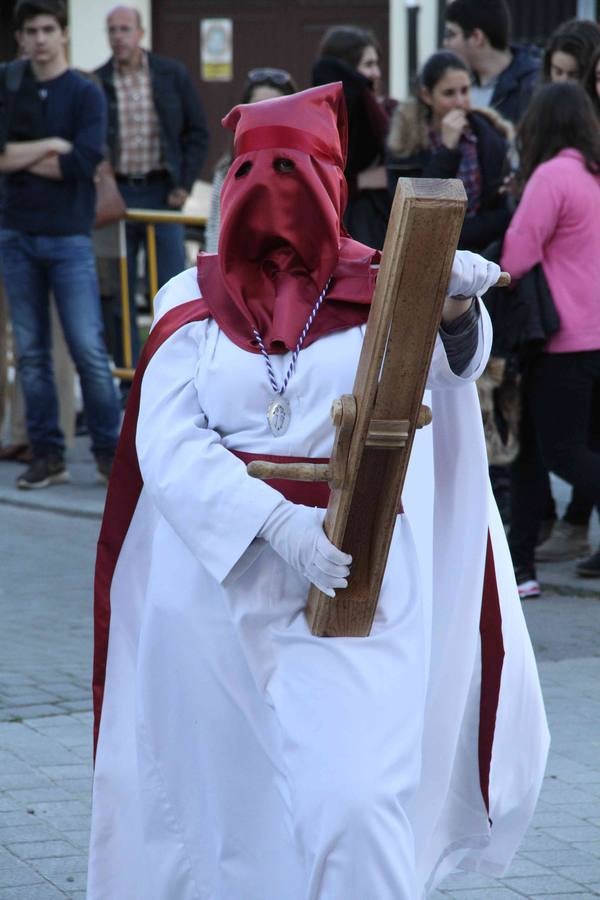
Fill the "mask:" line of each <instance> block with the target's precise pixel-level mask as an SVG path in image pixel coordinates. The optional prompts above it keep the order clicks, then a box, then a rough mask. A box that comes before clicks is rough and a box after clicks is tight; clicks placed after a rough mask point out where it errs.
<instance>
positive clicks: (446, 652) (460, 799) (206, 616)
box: [87, 270, 548, 900]
mask: <svg viewBox="0 0 600 900" xmlns="http://www.w3.org/2000/svg"><path fill="white" fill-rule="evenodd" d="M196 296H198V288H197V283H196V278H195V270H188V271H187V272H184V273H182V274H181V275H179V276H177V277H176V278H174V279H173V280H172V281H171V282H169V283H168V284H167V285H166V286H165V288H163V289H162V291H161V292H160V293H159V295H158V297H157V301H156V311H157V318H160V317H161V316H163V315H164V314H165V313H166V312H167V311H168V310H169V309H171V308H173V307H175V306H177V305H178V304H181V303H183V302H185V301H189V300H190V299H192V298H194V297H196ZM481 323H482V324H481V339H480V346H479V349H478V353H477V356H476V358H475V360H474V362H473V364H472V365H471V367H470V370H469V371H468V372H467V373H466V375H465V376H464V377H459V376H456V375H454V374H453V373H452V372H451V370H450V368H449V366H448V362H447V359H446V355H445V352H444V349H443V345H442V343H441V341H439V340H438V342H437V344H436V348H435V353H434V360H433V363H432V367H431V373H430V379H429V383H428V388H429V389H430V390H431V394H430V396H426V397H425V402H430V404H431V406H432V410H433V424H432V426H431V427H429V428H426V429H423V431H422V432H420V433H419V434H418V435H417V439H416V441H415V445H414V448H413V452H412V457H411V463H410V467H409V473H408V477H407V482H406V486H405V490H404V494H403V502H404V509H405V512H406V515H404V516H400V517H399V519H398V524H397V528H396V532H395V535H394V541H393V544H392V549H391V552H390V563H389V565H388V569H389V570H390V572H391V574H390V573H389V572H386V579H385V580H384V585H383V587H382V600H381V601H380V605H381V607H382V612H381V616H380V622H379V624H378V622H377V620H376V623H375V629H374V631H375V635H376V637H377V635H379V634H382V635H383V639H385V635H386V628H387V627H388V626H389V622H386V620H385V617H386V615H387V609H388V604H389V603H393V602H395V601H394V597H395V596H396V595H397V596H402V598H403V599H402V603H405V607H404V608H403V617H404V618H403V621H402V632H401V636H402V641H401V643H400V644H399V645H398V646H399V647H400V648H401V652H402V653H403V654H404V655H405V657H406V659H405V660H403V665H404V669H403V671H404V672H405V673H407V678H410V682H407V683H406V684H403V686H402V688H401V691H400V694H401V696H400V697H399V699H398V704H399V706H400V707H401V710H402V716H404V717H405V718H406V721H407V729H406V731H407V734H406V735H405V736H404V737H402V736H400V737H399V738H398V740H399V741H402V740H404V741H405V743H406V746H405V747H403V748H401V749H402V752H403V753H405V754H406V758H407V759H410V765H411V766H414V767H415V768H416V771H417V775H416V780H415V788H414V791H413V792H412V795H411V801H410V808H409V809H408V817H409V820H410V829H411V831H412V834H413V835H414V853H415V854H416V871H417V883H416V886H415V887H414V888H413V890H414V896H415V898H417V897H424V896H426V895H427V894H428V893H429V892H430V891H431V890H432V889H433V888H434V887H435V886H436V885H437V884H438V883H439V882H440V880H441V879H442V878H443V877H444V876H445V875H446V874H448V873H449V872H451V871H454V870H456V869H458V868H465V869H479V870H480V871H485V872H489V873H492V874H498V873H501V872H502V871H504V869H505V868H506V866H507V865H508V864H509V862H510V860H511V858H512V856H513V854H514V852H515V850H516V848H517V846H518V844H519V842H520V840H521V838H522V836H523V834H524V832H525V830H526V828H527V825H528V823H529V821H530V818H531V815H532V813H533V809H534V806H535V802H536V800H537V796H538V793H539V790H540V786H541V782H542V777H543V771H544V766H545V760H546V755H547V749H548V732H547V727H546V720H545V715H544V709H543V703H542V698H541V693H540V688H539V682H538V678H537V672H536V667H535V661H534V657H533V652H532V649H531V644H530V641H529V637H528V634H527V630H526V627H525V622H524V619H523V615H522V611H521V608H520V602H519V598H518V595H517V592H516V585H515V581H514V576H513V573H512V566H511V561H510V557H509V553H508V548H507V545H506V540H505V536H504V531H503V528H502V524H501V522H500V520H499V517H498V513H497V510H496V507H495V503H494V501H493V498H492V495H491V491H490V488H489V481H488V476H487V461H486V456H485V446H484V439H483V430H482V424H481V415H480V411H479V405H478V401H477V396H476V391H475V386H474V383H473V381H474V379H475V378H476V377H477V376H478V375H479V374H480V372H481V371H482V369H483V367H484V365H485V361H486V359H487V355H488V353H489V345H490V326H489V322H488V320H487V316H486V313H485V310H484V309H483V308H482V311H481ZM363 333H364V329H360V328H352V329H348V330H347V331H345V332H339V333H336V334H332V335H329V336H327V337H325V338H322V339H320V340H319V341H316V342H315V343H314V344H312V345H311V346H309V347H308V348H306V349H305V350H303V351H302V354H301V356H300V359H299V362H298V367H297V371H296V373H295V374H294V376H293V378H292V379H291V381H290V385H289V390H288V392H287V394H288V395H289V399H290V402H291V405H292V425H291V426H290V429H289V431H288V432H287V434H286V435H284V436H282V437H278V438H274V437H272V436H271V435H270V433H269V432H268V429H267V428H266V418H265V408H266V405H267V401H268V399H269V391H270V388H269V384H268V379H267V376H266V371H265V368H264V361H263V360H262V358H261V357H260V356H257V355H254V354H249V353H246V352H244V351H242V350H240V349H239V348H237V347H235V346H234V345H233V344H232V343H231V342H230V341H229V340H228V339H227V338H226V337H225V335H224V334H223V333H222V332H221V331H220V330H219V328H218V326H217V325H216V323H215V322H214V321H213V320H207V321H202V322H194V323H192V324H189V325H186V326H185V327H183V328H180V329H179V330H178V331H176V332H175V333H174V334H173V335H172V336H171V337H170V338H169V339H168V340H167V341H166V342H165V343H164V344H163V345H162V346H161V347H160V349H159V350H157V351H156V353H155V355H154V357H153V358H152V359H151V361H150V363H149V365H148V368H147V370H146V373H145V375H144V380H143V383H142V399H141V405H140V417H139V424H138V431H137V439H136V443H137V451H138V457H139V460H140V468H141V470H142V474H143V477H144V488H143V490H142V493H141V496H140V499H139V502H138V504H137V507H136V509H135V513H134V516H133V519H132V521H131V525H130V527H129V530H128V532H127V536H126V538H125V541H124V544H123V546H122V549H121V554H120V556H119V560H118V563H117V568H116V570H115V574H114V578H113V582H112V589H111V609H112V612H111V622H110V637H109V647H108V659H107V674H106V690H105V697H104V705H103V711H102V719H101V726H100V735H99V743H98V751H97V758H96V769H95V777H94V794H93V820H92V836H91V846H90V862H89V875H88V894H87V896H88V900H305V898H306V897H307V896H308V894H307V888H306V883H305V881H304V875H303V870H302V861H301V860H300V859H299V857H298V853H297V849H296V846H295V844H294V841H293V839H292V835H291V826H290V822H289V797H286V796H284V795H283V794H284V793H285V788H283V789H282V787H281V785H282V781H285V779H284V778H282V769H283V767H284V766H283V761H282V760H283V756H282V745H281V740H282V739H281V734H280V733H279V731H278V727H279V726H278V722H277V720H276V717H275V716H274V714H273V708H274V707H275V706H277V703H278V696H277V692H278V691H279V692H280V693H281V692H282V691H284V690H286V689H287V690H290V685H289V681H290V678H291V675H290V671H291V670H289V669H288V670H287V680H286V678H285V677H284V676H282V674H281V672H282V671H283V670H282V669H281V665H280V655H281V653H282V652H283V651H281V647H282V646H283V645H284V644H285V642H286V640H288V638H289V634H290V633H291V632H293V631H295V632H296V638H298V629H302V628H303V627H305V625H304V624H303V620H302V617H301V616H300V617H299V616H298V615H297V613H296V612H294V611H286V610H285V609H284V608H282V609H281V610H280V609H279V607H278V606H277V604H278V603H279V601H280V598H281V596H282V592H283V593H285V591H283V588H282V585H284V584H285V590H286V591H287V590H288V589H289V593H290V595H291V594H293V593H294V591H296V590H300V591H302V590H303V589H304V588H303V586H302V584H300V587H299V588H297V585H296V582H293V584H292V576H291V575H289V572H287V571H286V570H287V567H286V566H285V564H284V563H283V562H282V561H281V560H279V558H274V557H275V556H276V555H275V554H274V553H273V552H272V551H271V550H270V548H269V547H267V546H266V545H264V543H263V542H260V541H257V540H255V537H256V535H257V533H258V531H259V530H260V528H261V526H262V524H263V522H264V521H265V519H266V518H267V516H268V515H269V513H270V511H271V510H272V509H273V508H274V507H275V505H277V503H278V502H279V500H280V499H281V498H280V495H279V494H277V493H276V492H274V491H273V490H272V489H271V488H270V487H269V486H268V485H265V484H262V483H261V482H257V481H255V480H254V479H250V478H248V477H247V475H246V473H245V467H244V466H243V464H242V463H241V462H240V461H239V460H238V459H237V458H235V457H234V456H233V455H232V454H231V453H230V452H229V450H231V449H233V450H244V451H247V452H250V453H265V454H277V455H283V456H302V457H324V456H328V455H329V452H330V449H331V443H332V438H333V430H332V428H331V426H330V424H329V408H330V405H331V401H332V399H333V398H334V397H337V396H339V395H341V394H343V393H349V392H350V391H351V388H352V383H353V380H354V372H355V369H356V363H357V360H358V355H359V353H360V347H361V343H362V335H363ZM273 362H274V366H275V368H276V374H277V375H278V377H279V378H280V379H281V377H282V374H283V373H284V372H285V370H286V368H287V365H288V363H289V355H287V356H285V357H275V358H274V359H273ZM434 488H435V491H434ZM409 523H410V524H409ZM488 533H489V535H490V538H491V546H492V548H493V558H494V561H495V573H496V582H497V588H498V596H499V602H500V610H501V631H502V635H501V637H502V644H503V654H504V656H503V661H502V669H501V681H500V691H499V697H498V706H497V711H496V717H495V728H494V731H493V745H492V754H491V766H490V771H489V810H488V809H486V805H485V802H484V798H483V796H482V788H481V785H480V778H479V762H478V752H479V751H478V747H479V719H480V684H481V671H482V663H481V639H480V628H479V626H480V616H481V607H482V585H483V579H484V567H485V560H486V547H487V540H488ZM415 548H416V549H415ZM398 573H401V574H400V576H399V575H398ZM388 575H389V577H388ZM298 578H299V576H298ZM286 579H288V582H289V583H288V582H286ZM415 598H416V600H415ZM263 603H264V604H265V607H264V610H263V607H261V606H260V605H259V604H263ZM273 616H276V617H277V616H279V620H278V621H277V622H276V626H275V628H274V629H273V627H272V622H271V620H272V619H273ZM269 617H270V618H269ZM261 623H264V627H263V624H261ZM378 628H379V629H380V631H379V632H378V630H377V629H378ZM269 629H270V630H269ZM392 630H393V629H392ZM301 637H302V639H303V640H304V644H305V646H308V640H307V638H306V637H305V636H304V635H301ZM315 640H318V639H315ZM339 640H340V641H341V642H343V641H344V640H345V639H339ZM354 640H356V639H354ZM360 640H362V639H360ZM321 646H324V645H323V644H321ZM327 646H328V647H331V648H332V649H331V654H332V656H333V655H334V654H337V656H338V657H342V656H343V655H344V654H346V655H347V656H348V657H349V656H350V654H352V653H355V652H356V649H355V648H356V646H357V645H356V643H355V644H353V645H352V647H350V648H349V645H346V644H343V643H340V644H338V645H336V644H335V643H334V642H328V644H327ZM364 646H365V647H367V646H368V645H367V644H365V645H364ZM353 648H354V649H353ZM309 652H311V651H310V648H309V650H307V653H309ZM278 654H279V655H278ZM375 662H377V661H375ZM303 664H304V663H303ZM377 664H379V663H377ZM365 665H366V666H367V667H368V666H369V657H368V655H365ZM298 671H300V673H302V669H299V670H296V671H295V673H294V677H297V675H298ZM308 677H309V676H308V673H307V678H308ZM381 677H382V680H385V675H384V674H383V672H382V675H381ZM292 680H293V679H292ZM306 689H307V690H308V681H307V687H306ZM298 702H299V703H301V702H302V698H300V699H299V700H298ZM423 710H424V713H423ZM410 723H413V724H414V727H415V728H419V729H420V732H419V734H420V736H421V741H419V740H416V739H415V736H414V734H415V732H414V731H412V732H411V728H410V727H409V724H410ZM290 729H293V724H292V725H290ZM409 767H410V766H409ZM419 768H420V778H419V777H418V769H419ZM323 789H326V785H324V787H323ZM405 851H406V847H404V848H401V847H399V848H398V853H399V855H401V854H402V853H404V852H405ZM311 896H312V895H311ZM315 896H317V895H316V894H315ZM323 900H325V895H323ZM327 900H330V898H329V895H327ZM331 900H340V898H339V897H335V898H333V897H331ZM360 900H366V898H365V897H361V898H360ZM369 900H371V898H369ZM373 900H375V898H373ZM377 900H380V898H379V897H377Z"/></svg>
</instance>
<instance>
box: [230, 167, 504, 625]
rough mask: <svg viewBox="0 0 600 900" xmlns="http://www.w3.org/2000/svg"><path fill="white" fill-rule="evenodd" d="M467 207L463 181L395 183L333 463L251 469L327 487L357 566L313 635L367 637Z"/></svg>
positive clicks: (424, 414) (333, 534)
mask: <svg viewBox="0 0 600 900" xmlns="http://www.w3.org/2000/svg"><path fill="white" fill-rule="evenodd" d="M465 208H466V195H465V190H464V187H463V185H462V182H461V181H458V180H454V179H453V180H447V181H442V180H439V179H431V180H429V179H414V180H413V179H407V178H400V179H399V180H398V187H397V189H396V195H395V198H394V203H393V206H392V211H391V215H390V221H389V225H388V230H387V234H386V239H385V244H384V247H383V254H382V259H381V268H380V271H379V275H378V277H377V285H376V288H375V292H374V295H373V301H372V304H371V311H370V313H369V319H368V322H367V327H366V332H365V338H364V342H363V347H362V351H361V355H360V359H359V363H358V369H357V372H356V378H355V381H354V388H353V392H352V394H348V395H345V396H343V397H340V398H339V399H338V400H336V401H334V404H333V408H332V420H333V424H334V426H335V428H336V436H335V441H334V446H333V452H332V455H331V460H330V463H329V465H327V466H319V465H316V464H315V465H312V464H307V463H304V464H296V465H295V464H287V465H286V464H277V463H267V462H253V463H250V464H249V465H248V471H249V473H250V474H251V475H254V476H255V477H258V478H265V479H267V478H293V479H296V480H304V481H328V482H329V483H330V487H331V495H330V499H329V505H328V507H327V512H326V514H325V521H324V528H325V532H326V534H327V536H328V537H329V539H330V540H331V541H332V542H333V543H334V544H335V545H336V546H337V547H341V548H342V549H343V550H344V551H345V552H346V553H350V554H352V560H353V561H352V566H351V572H350V579H349V583H348V587H347V588H346V589H345V590H338V592H337V594H336V596H335V598H330V597H328V596H326V595H325V594H323V593H322V592H320V591H319V590H318V589H317V588H316V587H314V586H313V587H311V589H310V592H309V595H308V603H307V609H306V615H307V618H308V622H309V625H310V627H311V630H312V633H313V634H316V635H321V636H323V637H341V636H352V637H359V636H364V635H368V634H369V632H370V629H371V625H372V623H373V617H374V615H375V610H376V607H377V601H378V598H379V591H380V589H381V582H382V580H383V575H384V572H385V566H386V562H387V557H388V552H389V547H390V542H391V539H392V533H393V530H394V524H395V521H396V516H397V514H398V509H399V504H400V498H401V494H402V487H403V484H404V479H405V476H406V470H407V467H408V461H409V457H410V451H411V447H412V443H413V438H414V434H415V429H416V428H418V427H421V426H423V425H425V424H428V422H430V421H431V414H430V411H429V410H428V408H427V407H424V406H422V405H421V401H422V398H423V392H424V390H425V383H426V380H427V373H428V371H429V366H430V363H431V357H432V354H433V347H434V344H435V339H436V335H437V332H438V328H439V326H440V321H441V316H442V307H443V305H444V300H445V297H446V290H447V287H448V282H449V280H450V270H451V268H452V261H453V258H454V252H455V250H456V245H457V243H458V238H459V235H460V230H461V226H462V222H463V218H464V211H465ZM505 281H506V279H505Z"/></svg>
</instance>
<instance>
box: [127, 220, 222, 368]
mask: <svg viewBox="0 0 600 900" xmlns="http://www.w3.org/2000/svg"><path fill="white" fill-rule="evenodd" d="M127 222H145V223H146V257H147V266H148V290H149V293H150V304H151V305H152V303H153V301H154V297H155V295H156V292H157V291H158V266H157V260H156V227H155V226H156V225H163V224H177V225H198V226H201V225H206V216H192V215H187V213H181V212H176V211H175V210H174V211H173V212H170V211H168V210H157V209H128V210H127V213H126V216H125V218H124V219H122V220H121V221H120V222H119V226H118V227H119V283H120V287H121V321H122V331H123V362H124V365H123V366H122V367H115V368H113V370H112V371H113V374H114V375H115V376H116V377H117V378H122V379H124V380H131V379H132V378H133V373H134V372H135V369H134V368H133V354H132V351H131V329H132V328H137V324H136V322H135V321H133V322H132V321H131V316H130V308H129V273H128V266H127V235H126V224H127ZM134 318H135V317H134Z"/></svg>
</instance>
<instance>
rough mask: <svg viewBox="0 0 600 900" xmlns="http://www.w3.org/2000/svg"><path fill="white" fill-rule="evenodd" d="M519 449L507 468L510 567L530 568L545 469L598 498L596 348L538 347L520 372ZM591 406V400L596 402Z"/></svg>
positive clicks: (599, 375)
mask: <svg viewBox="0 0 600 900" xmlns="http://www.w3.org/2000/svg"><path fill="white" fill-rule="evenodd" d="M521 385H522V392H523V396H522V402H523V412H522V421H521V451H520V453H519V456H518V458H517V459H516V460H515V462H514V463H513V465H512V469H511V506H512V514H511V527H510V538H509V542H510V549H511V553H512V557H513V562H514V564H515V567H516V568H533V561H534V553H535V545H536V542H537V535H538V530H539V527H540V523H541V521H542V519H543V517H544V513H545V510H546V507H547V498H548V482H547V474H546V472H547V470H549V471H551V472H554V473H555V474H556V475H558V476H559V477H560V478H562V479H564V481H567V482H568V483H569V484H571V485H573V487H575V488H576V489H577V490H578V491H580V492H581V494H582V495H583V496H584V497H585V498H587V500H588V501H589V503H591V504H595V505H599V504H600V422H599V421H598V416H597V415H593V408H594V406H593V396H594V390H598V388H599V387H600V350H586V351H581V352H578V353H540V354H538V355H537V356H534V357H532V358H531V359H530V360H529V362H528V365H527V367H526V370H525V372H524V373H523V378H522V382H521ZM596 408H597V405H596Z"/></svg>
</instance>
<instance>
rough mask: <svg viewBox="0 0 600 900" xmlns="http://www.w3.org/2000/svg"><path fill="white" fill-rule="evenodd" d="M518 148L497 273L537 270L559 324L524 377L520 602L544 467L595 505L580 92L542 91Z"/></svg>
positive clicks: (595, 215) (599, 136)
mask: <svg viewBox="0 0 600 900" xmlns="http://www.w3.org/2000/svg"><path fill="white" fill-rule="evenodd" d="M519 149H520V153H521V162H522V169H523V174H524V176H525V178H526V179H527V183H526V186H525V190H524V192H523V196H522V198H521V202H520V204H519V206H518V208H517V211H516V213H515V215H514V218H513V220H512V223H511V225H510V227H509V229H508V231H507V233H506V237H505V240H504V248H503V253H502V266H503V268H505V269H507V271H509V272H510V273H511V275H512V276H513V277H514V278H515V279H518V278H521V277H522V276H523V275H524V274H525V273H526V272H528V271H529V270H530V269H532V268H533V267H534V266H535V265H537V264H538V263H541V265H542V269H543V272H544V275H545V277H546V279H547V281H548V285H549V287H550V291H551V293H552V296H553V298H554V303H555V305H556V309H557V312H558V314H559V318H560V328H559V330H558V331H557V332H556V334H554V335H553V336H552V337H551V338H550V340H549V341H548V342H547V343H546V345H545V346H544V348H543V352H540V353H538V354H536V355H534V356H532V357H531V358H530V360H529V364H528V367H527V370H526V372H525V373H524V375H523V397H524V402H525V408H524V415H523V419H522V425H523V428H522V435H521V452H520V454H519V456H518V458H517V460H516V462H515V463H514V465H513V495H512V499H513V509H512V522H511V532H510V544H511V550H512V554H513V560H514V563H515V570H516V575H517V581H518V582H519V586H520V593H521V596H523V597H526V596H536V595H538V594H539V593H540V588H539V584H538V583H537V579H536V574H535V566H534V561H533V558H534V548H535V543H536V539H537V535H538V531H539V525H540V521H541V517H542V515H543V504H544V499H545V496H546V469H549V470H550V471H552V472H555V473H556V474H557V475H559V476H560V477H561V478H563V479H564V480H565V481H567V482H569V483H570V484H571V485H574V486H576V487H578V488H580V489H581V491H582V492H583V493H584V494H585V496H587V497H589V499H590V500H591V501H592V502H593V503H595V504H597V503H598V502H600V452H599V451H600V444H596V443H595V440H594V446H590V429H591V412H592V395H593V391H594V388H595V387H597V385H598V384H599V383H600V317H599V316H598V299H599V292H600V288H599V285H600V129H598V123H597V121H596V117H595V115H594V110H593V108H592V105H591V102H590V100H589V98H588V97H587V96H586V94H585V92H584V90H583V88H581V87H580V86H579V85H577V84H574V83H571V82H565V83H561V84H550V85H546V86H545V87H543V88H542V89H541V90H540V91H539V92H538V93H537V94H536V95H535V96H534V97H533V99H532V102H531V105H530V108H529V109H528V110H527V113H526V114H525V117H524V119H523V122H522V124H521V127H520V131H519ZM596 438H597V436H596Z"/></svg>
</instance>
